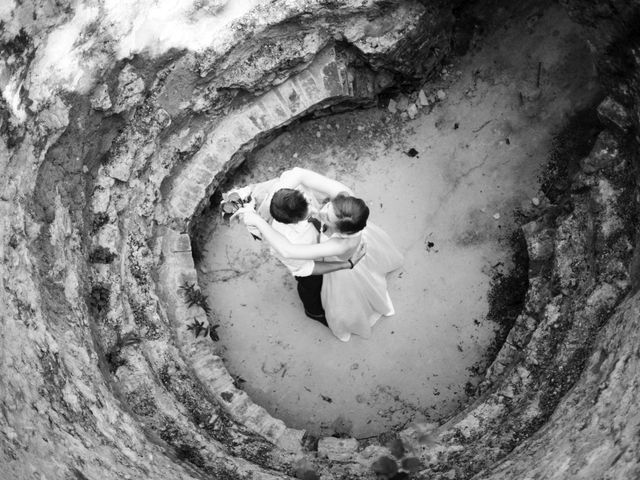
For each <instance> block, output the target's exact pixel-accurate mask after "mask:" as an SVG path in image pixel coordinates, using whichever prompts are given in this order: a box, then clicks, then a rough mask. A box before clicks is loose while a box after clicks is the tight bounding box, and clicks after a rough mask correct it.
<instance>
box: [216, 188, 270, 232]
mask: <svg viewBox="0 0 640 480" xmlns="http://www.w3.org/2000/svg"><path fill="white" fill-rule="evenodd" d="M242 207H248V208H251V209H253V210H255V208H256V202H255V200H254V199H253V198H251V185H247V186H246V187H242V188H237V189H233V190H229V191H228V192H226V193H223V194H222V202H220V208H221V209H222V218H224V219H229V218H232V217H233V215H234V214H235V213H236V212H237V211H238V210H239V209H240V208H242ZM247 230H249V233H250V234H251V236H252V237H253V238H254V240H262V236H261V234H260V230H258V229H257V228H256V227H253V226H250V227H247Z"/></svg>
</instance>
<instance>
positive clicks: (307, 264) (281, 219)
mask: <svg viewBox="0 0 640 480" xmlns="http://www.w3.org/2000/svg"><path fill="white" fill-rule="evenodd" d="M278 180H279V179H274V180H270V181H268V182H263V183H259V184H255V185H250V186H249V187H250V188H249V190H250V192H251V195H252V196H253V198H254V199H255V200H256V201H257V203H258V206H257V212H258V214H260V215H261V216H262V217H263V218H264V219H265V220H267V221H269V220H271V226H272V227H273V229H274V230H275V231H277V232H278V233H280V234H281V235H283V236H284V237H285V238H286V239H287V240H288V241H289V242H291V243H293V244H297V245H309V244H313V243H318V241H319V239H320V232H319V231H318V229H317V227H316V225H317V222H313V221H312V220H314V219H312V217H311V214H312V213H313V210H315V209H314V208H312V205H311V202H313V201H314V200H315V199H313V198H312V197H311V196H306V195H305V194H304V193H303V192H302V191H301V190H298V189H293V188H280V185H279V181H278ZM245 188H246V187H245ZM243 190H244V191H243ZM241 191H243V195H244V196H247V193H248V191H247V190H246V189H241ZM271 254H272V255H274V256H275V257H276V258H278V260H280V262H282V264H283V265H284V266H285V267H287V269H288V270H289V271H290V272H291V274H292V275H293V276H294V278H295V279H296V281H297V283H298V288H297V290H298V296H299V297H300V300H301V301H302V305H303V307H304V313H305V314H306V315H307V317H309V318H312V319H313V320H316V321H318V322H320V323H322V324H323V325H326V326H328V325H327V319H326V317H325V314H324V308H323V306H322V300H321V297H320V293H321V291H322V275H324V274H325V273H331V272H335V271H337V270H344V269H347V268H353V266H354V265H355V264H357V263H358V262H359V261H360V260H361V259H362V257H364V254H365V250H364V247H362V248H360V249H359V250H358V251H357V252H356V253H355V254H354V255H353V257H352V258H351V259H350V260H345V261H334V262H319V261H314V260H296V259H290V258H283V257H281V256H279V255H278V254H277V253H276V252H275V250H273V249H271Z"/></svg>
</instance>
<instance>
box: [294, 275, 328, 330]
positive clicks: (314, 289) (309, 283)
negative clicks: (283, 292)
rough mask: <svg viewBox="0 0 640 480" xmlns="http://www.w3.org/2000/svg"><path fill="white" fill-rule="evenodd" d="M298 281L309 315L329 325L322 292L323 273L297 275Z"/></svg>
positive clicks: (299, 290) (301, 297)
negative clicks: (321, 296) (321, 295)
mask: <svg viewBox="0 0 640 480" xmlns="http://www.w3.org/2000/svg"><path fill="white" fill-rule="evenodd" d="M295 278H296V280H297V281H298V295H299V296H300V300H302V305H303V306H304V313H306V314H307V317H309V318H313V319H314V320H317V321H318V322H320V323H322V324H323V325H327V319H326V318H325V316H324V308H322V300H321V298H320V292H321V291H322V275H309V276H308V277H295Z"/></svg>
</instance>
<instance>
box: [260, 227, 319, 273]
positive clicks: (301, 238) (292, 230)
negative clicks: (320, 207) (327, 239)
mask: <svg viewBox="0 0 640 480" xmlns="http://www.w3.org/2000/svg"><path fill="white" fill-rule="evenodd" d="M271 226H272V227H273V229H274V230H275V231H276V232H279V233H280V234H282V235H283V236H284V237H285V238H286V239H287V240H289V241H290V242H291V243H293V244H296V245H310V244H312V243H316V242H317V238H318V231H317V230H316V229H315V227H314V226H313V225H312V224H311V223H309V222H308V221H306V220H303V221H301V222H298V223H280V222H278V221H276V220H272V221H271ZM271 253H272V254H273V255H274V256H275V257H276V258H277V259H278V260H280V261H281V262H282V263H283V264H284V266H285V267H287V268H288V269H289V271H290V272H291V273H292V274H293V275H294V276H296V277H308V276H309V275H311V273H313V268H314V267H315V262H314V261H313V260H294V259H291V258H283V257H281V256H280V255H278V254H277V253H276V251H275V250H273V249H271Z"/></svg>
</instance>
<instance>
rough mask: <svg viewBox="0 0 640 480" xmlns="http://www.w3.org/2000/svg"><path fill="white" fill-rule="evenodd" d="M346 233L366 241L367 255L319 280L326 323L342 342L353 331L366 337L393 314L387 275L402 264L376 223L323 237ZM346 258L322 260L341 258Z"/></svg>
mask: <svg viewBox="0 0 640 480" xmlns="http://www.w3.org/2000/svg"><path fill="white" fill-rule="evenodd" d="M347 236H348V237H356V236H360V237H361V240H360V241H364V242H365V244H366V248H367V253H366V255H365V256H364V258H363V259H362V260H361V261H360V262H359V263H358V264H357V265H356V266H355V267H354V268H353V269H351V270H349V269H347V270H338V271H336V272H332V273H328V274H325V275H324V278H323V283H322V305H323V306H324V310H325V315H326V317H327V323H328V324H329V328H330V329H331V331H332V332H333V334H334V335H335V336H336V337H338V338H339V339H340V340H342V341H343V342H347V341H349V340H350V339H351V335H352V334H356V335H359V336H361V337H364V338H369V337H370V336H371V329H372V327H373V325H374V324H375V323H376V322H377V321H378V320H379V319H380V317H382V316H386V317H388V316H391V315H393V314H394V313H395V311H394V309H393V304H392V303H391V298H390V297H389V292H388V291H387V279H386V275H387V274H388V273H389V272H392V271H393V270H396V269H397V268H400V266H401V265H402V254H401V253H400V251H399V250H398V249H397V248H396V247H395V245H394V244H393V242H392V241H391V238H390V237H389V235H387V234H386V232H384V231H383V230H382V229H381V228H380V227H378V226H377V225H374V224H372V223H371V222H368V223H367V226H366V227H365V228H364V229H363V230H362V231H361V232H358V233H355V234H353V235H345V234H340V233H334V234H332V235H331V236H330V237H325V239H328V238H335V237H347ZM347 258H348V256H347V257H344V258H340V257H330V258H326V259H325V260H327V261H331V260H342V261H344V260H346V259H347Z"/></svg>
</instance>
